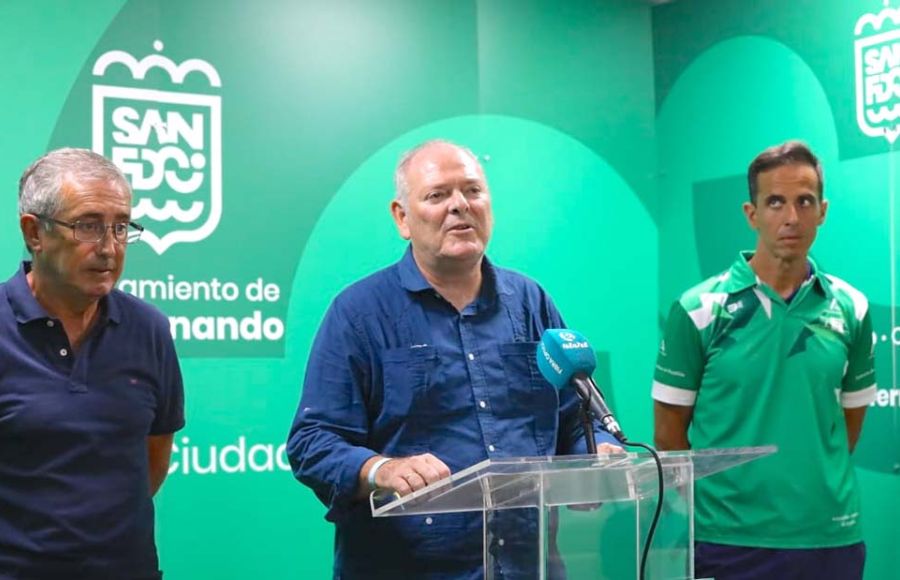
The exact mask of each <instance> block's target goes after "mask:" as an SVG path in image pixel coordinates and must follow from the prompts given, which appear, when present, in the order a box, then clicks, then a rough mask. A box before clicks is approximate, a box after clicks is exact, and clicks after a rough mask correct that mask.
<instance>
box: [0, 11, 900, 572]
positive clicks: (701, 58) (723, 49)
mask: <svg viewBox="0 0 900 580" xmlns="http://www.w3.org/2000/svg"><path fill="white" fill-rule="evenodd" d="M757 4H758V6H757V5H751V4H748V3H746V2H730V1H715V2H713V1H707V2H704V1H699V0H698V1H690V0H682V1H681V2H678V3H675V4H671V5H666V6H659V7H655V8H652V9H651V8H650V6H648V5H645V4H643V3H640V2H634V1H631V0H620V1H602V2H598V1H567V2H563V3H553V2H547V1H538V0H524V1H522V0H520V1H513V0H481V1H468V2H445V1H442V0H428V1H422V0H420V1H417V2H414V1H412V0H379V1H377V2H373V1H367V0H356V1H353V0H345V1H341V2H322V1H312V0H306V1H289V0H265V1H261V2H256V3H248V2H244V1H240V0H220V1H217V2H212V1H207V0H192V1H189V2H174V1H164V0H152V1H151V0H131V1H122V0H117V1H112V0H107V1H96V0H95V1H93V2H91V3H86V2H78V3H76V2H64V1H62V0H56V1H54V0H30V1H25V0H7V1H6V2H2V3H0V31H2V34H0V54H3V55H4V61H3V62H4V64H3V65H2V66H0V87H2V88H3V90H2V91H0V127H2V128H3V131H0V183H5V184H6V185H7V191H8V195H7V196H6V198H5V199H6V201H5V202H3V203H4V205H3V206H0V209H2V211H0V224H2V227H0V257H4V258H5V260H4V262H5V263H6V264H8V266H7V272H8V274H12V273H13V271H14V270H15V267H16V262H17V261H18V260H19V259H20V258H21V257H22V243H21V239H20V236H19V233H18V228H17V222H16V209H15V207H16V206H15V203H16V201H15V193H14V192H15V184H16V181H17V179H18V176H19V174H20V173H21V171H22V170H23V169H24V167H25V166H26V165H27V164H28V163H29V162H30V161H31V160H33V159H34V158H36V157H37V156H38V155H40V154H41V153H42V152H44V151H46V150H47V149H49V148H54V147H58V146H63V145H75V146H84V147H97V148H101V147H102V149H103V151H104V152H105V153H106V154H108V155H111V156H119V158H120V159H122V160H125V161H127V162H128V163H130V165H129V166H128V167H129V168H130V169H131V171H132V176H133V178H135V177H137V182H136V183H138V184H141V183H142V184H144V185H143V186H141V187H136V197H135V204H136V211H138V208H142V209H140V211H141V212H142V213H144V214H145V215H143V216H142V217H141V218H140V219H139V221H141V223H143V224H144V225H146V226H148V230H149V231H150V232H152V233H153V238H154V239H153V241H152V244H149V243H143V242H142V243H140V244H137V245H136V246H134V247H132V248H130V249H129V255H128V264H127V268H126V272H125V274H124V276H123V281H122V283H121V286H122V287H123V289H125V290H128V291H132V292H135V293H141V294H143V295H144V296H145V297H147V298H148V299H150V301H151V302H154V303H155V304H157V305H158V306H159V307H160V308H162V309H163V310H164V311H165V312H166V313H167V314H168V315H170V316H171V317H173V319H174V323H173V324H174V328H175V330H176V335H177V346H178V349H179V353H180V354H181V357H182V365H183V370H184V374H185V383H186V389H187V393H186V394H187V405H188V408H187V413H188V426H187V427H186V428H185V429H184V431H182V432H181V433H179V434H178V435H177V436H176V440H175V443H176V449H175V453H174V455H173V465H172V473H171V475H170V477H169V480H168V481H167V483H166V485H165V486H164V488H163V490H162V492H161V493H160V495H159V496H158V499H157V507H158V539H159V545H160V552H161V557H162V560H163V566H164V568H165V570H166V573H167V577H168V578H173V579H176V580H178V579H182V578H186V579H194V578H216V579H226V578H245V577H249V576H251V575H253V576H255V577H257V578H279V579H280V578H324V577H328V576H329V571H330V566H331V545H332V530H331V527H330V525H329V524H327V523H326V522H325V521H324V520H323V519H322V515H323V513H324V510H323V508H322V507H321V506H320V505H319V504H318V502H317V501H316V500H315V498H314V497H313V496H312V494H311V493H310V492H308V491H307V490H306V489H305V488H303V487H302V486H300V485H299V484H297V483H296V482H294V481H293V479H292V477H291V476H290V474H289V472H287V471H286V470H285V468H286V465H285V461H284V456H283V451H282V449H281V447H280V446H281V445H282V443H283V440H284V438H285V435H286V432H287V429H288V426H289V424H290V420H291V418H292V416H293V413H294V410H295V405H296V402H297V399H298V397H299V390H300V382H301V378H302V374H303V370H304V367H305V359H306V356H307V353H308V349H309V345H310V343H311V340H312V337H313V335H314V333H315V330H316V328H317V326H318V323H319V321H320V319H321V317H322V314H323V313H324V310H325V308H326V307H327V305H328V303H329V301H330V299H331V298H332V297H333V296H334V294H335V293H336V292H338V291H339V290H340V289H341V288H342V287H344V286H345V285H346V284H348V283H350V282H351V281H353V280H355V279H357V278H359V277H360V276H362V275H364V274H366V273H368V272H371V271H373V270H375V269H377V268H380V267H382V266H384V265H386V264H388V263H390V262H392V261H394V260H396V259H397V258H398V257H399V256H400V254H401V253H402V251H403V249H404V244H403V242H402V241H401V240H400V239H399V238H398V237H397V235H396V232H395V231H394V227H393V225H392V223H391V221H390V217H389V214H388V210H387V207H388V203H389V201H390V199H391V196H392V171H393V165H394V163H395V161H396V158H397V156H398V155H399V154H400V152H402V151H403V150H405V149H406V148H408V147H410V146H411V145H413V144H415V143H417V142H419V141H421V140H423V139H427V138H432V137H438V136H440V137H447V138H450V139H453V140H457V141H459V142H462V143H465V144H467V145H469V146H470V147H472V149H473V150H474V151H475V152H476V153H477V154H479V155H480V156H482V159H483V163H484V165H485V168H486V171H487V173H488V177H489V179H490V182H491V186H492V190H493V193H494V207H495V215H496V220H497V227H496V231H495V235H494V239H493V240H492V242H491V246H490V248H489V253H490V255H491V256H492V258H493V259H494V260H496V261H497V262H498V263H500V264H502V265H504V266H507V267H511V268H514V269H517V270H519V271H522V272H525V273H527V274H529V275H531V276H533V277H535V278H537V279H538V280H540V281H541V282H542V284H543V285H544V286H545V287H546V288H547V289H548V291H549V292H550V293H551V295H552V296H553V297H554V299H555V301H556V302H557V304H558V305H559V307H560V309H561V310H562V312H563V313H564V315H565V317H566V320H567V322H568V323H569V325H571V326H572V327H574V328H578V329H579V330H581V331H582V332H584V333H585V334H586V335H587V336H588V337H589V338H590V339H591V341H592V343H593V344H594V345H595V348H596V349H597V350H598V354H599V355H600V356H599V359H600V361H601V364H600V367H599V369H598V373H597V379H598V382H600V383H602V385H604V386H605V387H606V392H607V394H608V395H609V397H610V398H611V399H612V402H613V406H614V408H615V409H616V411H617V413H618V415H619V417H620V420H621V421H622V423H623V424H624V425H626V426H627V429H628V432H629V435H630V436H631V437H632V438H634V439H643V440H649V439H650V437H651V436H652V426H651V405H650V400H649V383H650V378H651V373H652V371H651V369H652V366H653V360H654V357H655V352H656V342H657V340H658V328H659V324H660V320H661V316H662V314H661V313H662V312H664V311H665V310H666V308H667V306H668V303H669V302H670V301H671V299H672V298H673V297H674V296H675V294H676V293H677V292H678V291H679V290H681V289H683V288H685V287H687V286H689V285H691V284H693V283H694V282H696V281H698V280H699V279H700V278H701V277H702V276H706V275H709V274H711V273H714V272H715V271H717V270H720V269H723V268H724V267H725V266H726V265H727V264H728V262H729V261H730V260H731V259H732V257H733V255H734V253H735V252H736V251H737V250H738V249H739V248H740V247H743V246H745V245H747V244H749V243H750V242H751V241H752V237H751V236H750V235H749V232H748V231H747V230H746V226H744V225H743V223H741V219H740V213H739V205H740V203H741V202H742V201H743V196H744V193H743V192H744V189H745V188H744V186H743V183H742V181H741V179H742V178H741V174H742V172H743V171H744V168H745V167H746V164H747V162H748V161H749V160H750V159H751V158H752V156H753V155H754V154H755V153H756V152H757V151H758V150H760V149H762V148H763V147H765V146H767V145H769V144H772V143H775V142H777V141H779V140H782V139H785V138H788V137H802V138H804V139H806V140H808V141H809V142H810V143H811V144H812V145H813V147H814V148H815V149H816V150H817V151H818V152H820V153H821V154H822V157H823V160H824V162H825V167H826V175H827V177H826V182H827V192H826V193H827V195H829V196H830V197H831V199H832V209H831V214H830V216H829V222H828V224H827V225H826V227H825V229H824V230H823V232H822V237H821V238H820V240H819V242H818V244H817V246H816V254H817V257H818V258H819V259H820V260H821V261H823V262H824V263H825V264H826V266H827V267H829V268H832V269H833V270H834V271H835V272H837V273H839V274H840V275H843V276H845V277H847V278H848V279H849V280H850V281H852V282H853V283H855V284H857V285H858V286H859V287H861V288H862V289H863V290H864V291H865V292H867V293H868V294H869V296H870V298H872V302H873V305H874V306H873V309H874V308H880V309H881V310H879V311H878V312H879V315H878V316H879V317H880V318H878V320H877V321H876V326H877V327H878V328H879V332H883V333H886V334H888V335H890V334H891V332H890V330H889V329H890V328H891V323H890V314H889V313H890V312H891V308H893V304H895V302H896V300H895V298H896V294H894V295H893V296H892V295H891V292H890V288H891V285H890V283H889V277H890V276H889V275H888V272H889V271H890V268H889V267H888V265H889V264H890V263H891V261H893V264H894V265H896V257H895V255H894V254H891V253H890V250H889V248H890V243H891V239H892V236H893V232H894V229H893V221H892V220H891V219H890V217H891V214H890V212H889V211H888V210H889V209H890V208H895V207H896V206H895V205H890V204H891V203H893V202H892V201H890V200H891V199H892V197H891V196H892V195H893V191H894V189H895V178H894V170H893V163H894V162H895V158H894V156H893V155H892V154H891V146H890V144H888V143H887V141H886V140H885V139H884V138H872V137H868V136H865V135H864V134H862V133H861V131H860V130H859V129H858V127H856V125H855V118H856V116H855V109H854V107H855V101H854V84H853V83H854V81H853V79H854V76H853V75H854V72H853V71H854V66H853V58H852V55H853V52H852V50H853V43H854V35H853V26H854V24H855V22H856V20H857V18H859V16H860V15H862V13H863V12H865V11H866V10H871V11H877V10H880V8H881V3H880V2H859V3H847V2H845V1H839V0H830V1H823V2H817V3H815V4H813V3H805V2H798V3H796V5H797V6H796V7H795V5H794V4H791V5H790V6H788V5H786V4H783V3H776V2H759V3H757ZM848 4H851V5H852V6H850V5H848ZM857 4H858V5H857ZM804 5H806V9H804V8H802V7H803V6H804ZM813 6H815V7H816V8H812V7H813ZM810 10H812V11H813V12H814V14H813V15H810ZM113 51H122V52H119V53H117V52H113ZM111 52H112V54H110V53H111ZM122 53H127V54H128V55H131V57H133V58H134V59H135V62H136V61H140V60H141V59H143V58H144V57H147V56H149V55H154V54H156V55H159V56H162V57H165V58H168V59H171V60H172V61H174V63H185V61H188V60H189V59H199V60H202V61H204V62H205V63H206V65H204V66H198V67H194V68H196V69H203V70H205V71H206V73H204V72H201V71H200V70H195V71H194V72H190V73H188V74H186V76H184V78H183V79H181V78H180V77H179V75H177V74H176V75H172V74H171V73H170V72H166V71H165V70H163V69H161V68H158V67H157V68H150V69H148V70H147V71H145V73H146V74H143V75H141V74H138V75H135V73H134V70H133V69H134V68H135V67H134V66H133V67H131V68H129V67H127V66H125V65H123V64H121V61H122V60H123V58H125V57H124V56H123V54H122ZM104 60H112V61H116V62H113V64H110V65H109V66H108V67H106V68H105V69H104V70H102V71H100V70H99V69H98V70H97V71H96V74H95V64H96V63H97V62H98V61H100V62H103V61H104ZM195 64H196V63H195ZM211 70H214V73H212V72H210V71H211ZM136 76H137V77H141V76H142V77H143V78H135V77H136ZM173 76H174V77H176V78H175V79H174V80H173ZM216 78H218V81H219V82H216V80H215V79H216ZM179 81H180V82H179ZM156 111H158V112H159V117H158V118H155V117H154V115H155V114H156ZM829 119H834V122H833V123H829V122H827V121H828V120H829ZM129 120H130V121H131V122H130V123H129V122H128V121H129ZM182 121H183V122H182ZM823 121H825V122H823ZM179 123H181V124H179ZM219 128H220V130H219ZM167 156H168V157H167ZM167 158H168V159H169V160H168V161H162V160H165V159H167ZM154 159H157V162H156V164H155V165H154V162H153V160H154ZM179 162H180V163H182V164H183V166H178V163H179ZM164 170H169V171H170V173H168V174H166V173H164ZM194 176H199V177H196V178H194ZM192 178H194V179H198V180H200V184H199V185H196V184H194V185H185V184H186V183H189V182H190V180H191V179H192ZM154 180H155V181H154ZM179 190H180V191H179ZM142 200H145V201H143V203H144V206H139V205H138V204H140V203H142ZM173 200H177V201H179V202H180V203H181V204H182V206H183V207H188V206H190V205H191V204H196V205H195V206H194V207H196V209H197V211H196V212H195V213H194V214H192V215H187V214H185V215H183V216H181V218H182V219H181V221H179V220H175V219H172V218H171V217H170V216H165V215H162V214H160V213H158V211H159V210H152V209H151V210H148V209H147V208H149V207H150V206H151V204H152V206H154V207H156V208H162V207H164V204H165V202H166V201H173ZM4 216H5V217H4ZM862 232H864V233H865V235H861V233H862ZM848 240H852V243H848ZM549 256H552V257H553V259H550V258H549ZM574 272H577V273H578V274H577V275H573V273H574ZM576 280H577V282H575V281H576ZM215 290H217V291H215ZM207 291H208V292H209V294H207V293H206V292H207ZM231 324H234V326H235V327H236V328H232V326H230V325H231ZM897 338H898V340H900V335H898V336H897ZM894 351H895V348H893V347H892V343H891V342H890V341H887V342H884V343H881V342H880V343H879V347H878V356H879V369H878V370H879V373H880V379H881V384H882V385H884V386H887V385H889V384H890V381H891V376H892V374H891V371H892V368H893V367H892V366H891V356H892V353H893V352H894ZM888 396H889V395H888ZM869 421H870V422H869V424H868V425H867V429H866V431H865V434H864V436H863V440H862V442H861V444H860V451H859V463H860V466H859V473H860V477H861V479H862V481H863V485H864V488H865V498H866V504H865V507H866V514H865V515H866V519H865V525H866V530H867V541H868V542H869V547H870V560H869V562H870V565H869V574H868V576H867V577H868V578H888V577H890V573H889V571H890V570H891V569H892V565H893V563H894V557H893V555H892V552H891V548H890V544H891V542H892V540H893V538H895V537H897V531H898V530H897V524H896V523H895V520H896V517H889V516H890V514H895V515H896V514H897V513H898V509H897V507H898V506H897V502H898V500H897V499H896V498H897V496H898V494H897V491H898V484H897V476H896V469H897V468H896V465H898V464H900V461H898V459H900V458H898V445H897V439H898V433H900V429H898V428H897V426H896V421H897V407H896V405H895V406H893V407H890V406H886V407H877V408H873V409H872V412H871V413H870V417H869Z"/></svg>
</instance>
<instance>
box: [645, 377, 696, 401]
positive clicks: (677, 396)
mask: <svg viewBox="0 0 900 580" xmlns="http://www.w3.org/2000/svg"><path fill="white" fill-rule="evenodd" d="M653 399H654V400H656V401H659V402H661V403H669V404H670V405H681V406H684V407H692V406H693V405H694V401H696V400H697V391H692V390H690V389H679V388H678V387H673V386H670V385H665V384H663V383H661V382H659V381H653Z"/></svg>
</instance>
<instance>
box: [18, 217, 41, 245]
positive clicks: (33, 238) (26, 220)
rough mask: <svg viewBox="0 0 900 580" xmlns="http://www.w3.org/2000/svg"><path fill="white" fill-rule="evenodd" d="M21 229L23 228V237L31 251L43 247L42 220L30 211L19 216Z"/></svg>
mask: <svg viewBox="0 0 900 580" xmlns="http://www.w3.org/2000/svg"><path fill="white" fill-rule="evenodd" d="M19 229H21V230H22V239H23V240H24V241H25V245H26V246H27V247H28V248H29V249H31V253H34V252H36V251H39V250H40V249H41V236H40V231H41V220H40V219H38V218H37V217H36V216H33V215H31V214H30V213H26V214H22V215H21V216H19Z"/></svg>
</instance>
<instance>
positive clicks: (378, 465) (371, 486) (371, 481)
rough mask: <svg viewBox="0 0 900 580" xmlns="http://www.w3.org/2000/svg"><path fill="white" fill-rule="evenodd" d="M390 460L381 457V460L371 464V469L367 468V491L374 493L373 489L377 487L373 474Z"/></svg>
mask: <svg viewBox="0 0 900 580" xmlns="http://www.w3.org/2000/svg"><path fill="white" fill-rule="evenodd" d="M390 460H391V458H390V457H382V458H381V459H379V460H378V461H376V462H375V463H373V464H372V467H371V468H369V475H368V476H367V478H366V479H367V480H368V482H369V491H375V489H376V488H377V487H378V486H377V485H375V474H376V473H378V470H379V469H380V468H381V466H382V465H384V464H385V463H387V462H388V461H390Z"/></svg>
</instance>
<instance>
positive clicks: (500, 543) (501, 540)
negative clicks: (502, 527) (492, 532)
mask: <svg viewBox="0 0 900 580" xmlns="http://www.w3.org/2000/svg"><path fill="white" fill-rule="evenodd" d="M505 543H506V540H504V539H503V538H500V539H499V540H497V545H498V546H502V545H503V544H505Z"/></svg>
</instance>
